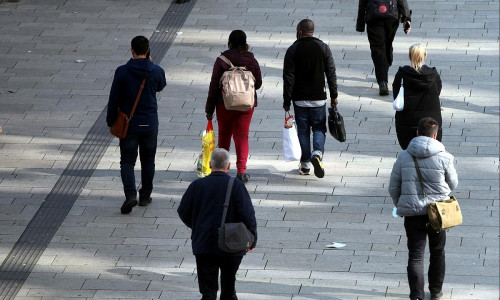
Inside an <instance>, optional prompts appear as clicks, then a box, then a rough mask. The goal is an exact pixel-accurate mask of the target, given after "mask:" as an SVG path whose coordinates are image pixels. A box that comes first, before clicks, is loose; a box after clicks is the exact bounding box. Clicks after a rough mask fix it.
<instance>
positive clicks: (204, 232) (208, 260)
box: [177, 148, 257, 300]
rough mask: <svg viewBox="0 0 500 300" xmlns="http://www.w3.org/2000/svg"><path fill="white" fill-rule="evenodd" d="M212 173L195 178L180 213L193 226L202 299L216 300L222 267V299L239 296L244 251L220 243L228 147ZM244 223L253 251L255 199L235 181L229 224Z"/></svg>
mask: <svg viewBox="0 0 500 300" xmlns="http://www.w3.org/2000/svg"><path fill="white" fill-rule="evenodd" d="M210 167H211V169H212V173H211V174H210V175H209V176H207V177H204V178H200V179H197V180H195V181H193V182H192V183H191V184H190V185H189V187H188V189H187V190H186V192H185V193H184V195H183V196H182V200H181V203H180V204H179V208H178V209H177V212H178V214H179V217H180V218H181V220H182V222H184V224H186V226H188V227H189V228H191V229H192V232H191V244H192V248H193V254H194V255H195V257H196V269H197V272H198V285H199V289H200V293H201V294H202V296H203V298H202V299H214V300H215V299H216V298H217V289H218V276H219V269H220V272H221V295H220V299H221V300H225V299H232V300H234V299H238V298H237V297H236V290H235V281H236V272H237V271H238V268H239V266H240V263H241V260H242V258H243V256H244V255H245V253H246V252H245V251H242V252H239V253H233V254H229V253H225V252H222V251H221V250H219V247H218V245H217V240H218V228H219V227H220V226H221V220H222V214H223V211H224V202H225V196H226V190H227V185H228V182H229V179H230V178H231V177H230V176H229V175H228V172H229V169H230V167H231V163H230V162H229V153H228V152H227V150H225V149H222V148H218V149H215V150H214V151H213V152H212V156H211V159H210ZM235 222H243V223H244V224H245V225H246V227H247V228H248V230H250V232H251V233H252V234H253V236H254V237H255V241H254V243H253V245H251V246H250V249H249V250H248V251H252V250H253V248H255V245H256V243H257V221H256V219H255V211H254V208H253V205H252V200H251V199H250V195H249V194H248V191H247V189H246V188H245V185H244V183H242V182H241V181H239V180H235V181H234V183H233V189H232V191H231V197H230V200H229V206H228V210H227V215H226V223H235Z"/></svg>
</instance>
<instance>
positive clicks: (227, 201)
mask: <svg viewBox="0 0 500 300" xmlns="http://www.w3.org/2000/svg"><path fill="white" fill-rule="evenodd" d="M233 182H234V177H231V178H229V183H228V184H227V191H226V201H224V213H222V221H221V222H220V226H222V225H223V224H224V223H226V215H227V208H228V207H229V198H231V190H232V189H233Z"/></svg>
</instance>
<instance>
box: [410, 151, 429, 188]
mask: <svg viewBox="0 0 500 300" xmlns="http://www.w3.org/2000/svg"><path fill="white" fill-rule="evenodd" d="M411 157H412V158H413V162H414V163H415V169H417V174H418V179H419V180H420V185H421V186H422V190H423V191H424V196H425V197H427V191H426V190H425V186H424V180H423V179H422V173H420V168H419V167H418V162H417V158H416V157H415V156H413V155H412V156H411Z"/></svg>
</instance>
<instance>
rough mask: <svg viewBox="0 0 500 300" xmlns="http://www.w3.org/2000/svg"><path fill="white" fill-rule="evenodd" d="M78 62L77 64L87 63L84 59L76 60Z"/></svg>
mask: <svg viewBox="0 0 500 300" xmlns="http://www.w3.org/2000/svg"><path fill="white" fill-rule="evenodd" d="M76 62H77V63H79V64H84V63H86V61H85V60H83V59H77V60H76Z"/></svg>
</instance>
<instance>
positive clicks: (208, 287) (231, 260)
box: [196, 254, 243, 300]
mask: <svg viewBox="0 0 500 300" xmlns="http://www.w3.org/2000/svg"><path fill="white" fill-rule="evenodd" d="M242 258H243V256H230V255H215V254H197V255H196V269H197V270H198V285H199V288H200V293H201V295H202V298H201V299H202V300H216V299H217V290H218V288H219V285H218V282H219V269H220V285H221V293H220V300H238V297H236V289H235V288H234V285H235V282H236V272H237V271H238V268H239V267H240V263H241V259H242Z"/></svg>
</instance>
